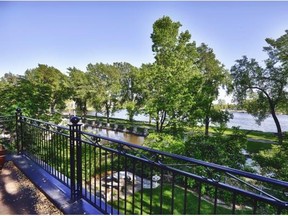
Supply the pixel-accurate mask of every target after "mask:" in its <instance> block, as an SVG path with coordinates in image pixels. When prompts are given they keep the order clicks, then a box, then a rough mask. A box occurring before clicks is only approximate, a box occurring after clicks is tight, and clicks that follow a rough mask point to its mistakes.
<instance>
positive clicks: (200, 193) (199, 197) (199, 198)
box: [198, 182, 202, 214]
mask: <svg viewBox="0 0 288 216" xmlns="http://www.w3.org/2000/svg"><path fill="white" fill-rule="evenodd" d="M201 189H202V182H200V183H199V195H198V214H200V211H201V195H202V190H201Z"/></svg>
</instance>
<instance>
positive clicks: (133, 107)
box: [113, 62, 141, 122]
mask: <svg viewBox="0 0 288 216" xmlns="http://www.w3.org/2000/svg"><path fill="white" fill-rule="evenodd" d="M113 65H114V66H115V67H116V68H118V69H119V72H120V82H121V94H120V97H121V105H122V107H123V108H124V109H126V110H127V113H128V118H129V121H130V122H132V121H133V117H134V116H135V115H136V114H138V113H139V109H140V104H141V94H140V92H141V91H140V89H139V81H140V80H139V79H138V77H139V76H138V73H139V69H138V68H137V67H134V66H133V65H131V64H129V63H127V62H116V63H114V64H113ZM140 82H141V81H140Z"/></svg>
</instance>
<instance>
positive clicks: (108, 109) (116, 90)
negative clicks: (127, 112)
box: [87, 63, 121, 123]
mask: <svg viewBox="0 0 288 216" xmlns="http://www.w3.org/2000/svg"><path fill="white" fill-rule="evenodd" d="M87 73H88V77H89V82H90V84H89V85H90V86H91V95H90V102H91V104H93V107H94V108H95V111H96V112H97V111H100V112H103V113H104V114H105V115H106V117H107V122H108V123H109V121H110V116H111V115H112V114H113V113H114V112H115V111H116V110H118V109H119V108H120V107H119V104H120V93H121V82H120V71H119V69H118V68H117V67H115V66H113V65H110V64H103V63H96V64H94V65H93V64H91V63H90V64H88V65H87Z"/></svg>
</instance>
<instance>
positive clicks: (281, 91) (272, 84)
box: [231, 31, 288, 144]
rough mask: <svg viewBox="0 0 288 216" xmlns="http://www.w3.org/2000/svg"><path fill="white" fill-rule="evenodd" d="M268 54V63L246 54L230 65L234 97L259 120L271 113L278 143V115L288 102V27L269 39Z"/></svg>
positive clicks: (280, 132) (280, 135)
mask: <svg viewBox="0 0 288 216" xmlns="http://www.w3.org/2000/svg"><path fill="white" fill-rule="evenodd" d="M266 42H267V43H268V46H267V47H264V51H265V52H266V53H267V54H268V58H267V60H265V67H262V66H260V65H259V64H258V62H257V61H256V60H255V59H248V58H247V57H246V56H243V58H242V59H239V60H237V61H236V64H235V65H234V66H233V67H232V68H231V75H232V77H233V86H234V97H235V99H236V101H238V102H239V103H240V104H245V105H244V107H245V109H246V110H247V112H249V113H251V114H252V115H254V116H255V117H256V118H257V123H259V124H260V122H262V121H263V120H264V119H265V118H266V117H267V116H268V114H271V115H272V117H273V119H274V122H275V125H276V128H277V133H278V139H279V143H280V144H281V143H282V140H283V136H282V129H281V125H280V123H279V120H278V118H277V116H276V111H277V109H279V108H283V106H286V104H287V102H288V97H287V95H288V94H287V85H288V70H287V65H288V59H287V57H285V55H287V45H288V31H286V33H285V34H284V35H283V36H281V37H280V38H278V39H276V40H273V39H266ZM285 53H286V54H285Z"/></svg>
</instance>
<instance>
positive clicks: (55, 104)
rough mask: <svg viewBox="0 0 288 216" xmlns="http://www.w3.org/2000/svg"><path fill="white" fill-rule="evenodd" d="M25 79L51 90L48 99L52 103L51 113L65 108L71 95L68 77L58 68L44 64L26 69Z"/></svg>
mask: <svg viewBox="0 0 288 216" xmlns="http://www.w3.org/2000/svg"><path fill="white" fill-rule="evenodd" d="M25 79H26V80H28V81H29V82H31V84H34V85H36V87H39V88H46V89H47V90H48V91H49V95H47V96H46V97H47V98H46V100H48V101H49V103H50V113H51V114H54V113H55V111H56V109H58V110H60V111H61V110H63V109H64V108H65V100H67V99H68V98H69V97H70V96H71V89H70V86H69V81H68V77H67V76H66V75H64V74H63V73H61V72H60V71H59V70H58V69H56V68H54V67H52V66H47V65H43V64H38V67H36V68H34V69H30V70H26V72H25Z"/></svg>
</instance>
